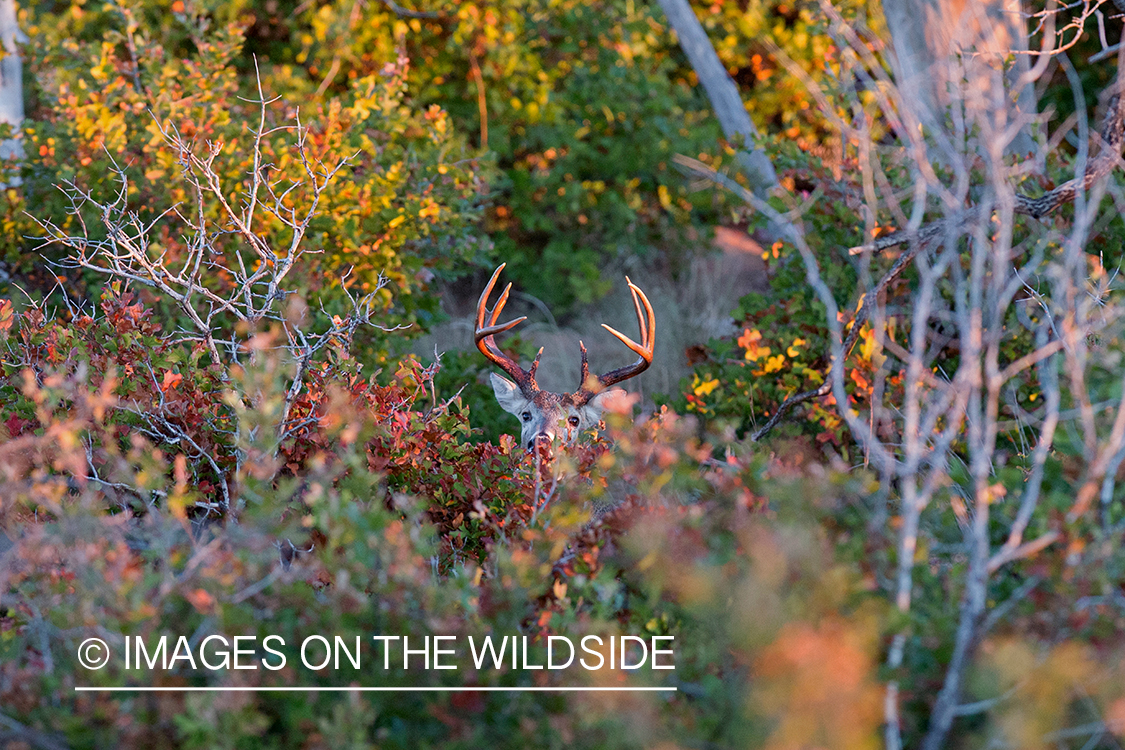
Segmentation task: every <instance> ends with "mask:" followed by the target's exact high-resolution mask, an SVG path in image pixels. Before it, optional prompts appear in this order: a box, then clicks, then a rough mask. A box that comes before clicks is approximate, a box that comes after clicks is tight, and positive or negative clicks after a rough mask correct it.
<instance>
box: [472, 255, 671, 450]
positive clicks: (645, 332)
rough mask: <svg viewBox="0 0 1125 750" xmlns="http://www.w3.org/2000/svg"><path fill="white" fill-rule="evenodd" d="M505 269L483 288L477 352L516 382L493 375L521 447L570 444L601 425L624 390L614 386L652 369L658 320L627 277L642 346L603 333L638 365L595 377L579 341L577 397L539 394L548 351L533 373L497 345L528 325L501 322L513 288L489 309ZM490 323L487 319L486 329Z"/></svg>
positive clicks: (545, 392) (495, 388)
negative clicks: (539, 373)
mask: <svg viewBox="0 0 1125 750" xmlns="http://www.w3.org/2000/svg"><path fill="white" fill-rule="evenodd" d="M505 265H506V264H503V263H502V264H500V267H499V268H497V269H496V271H495V272H494V273H493V274H492V278H491V279H490V280H489V282H488V286H486V287H485V288H484V293H483V294H481V296H480V302H479V303H477V321H476V329H475V338H476V343H477V348H478V349H480V352H481V354H483V355H484V356H485V357H487V358H488V359H489V360H490V361H492V362H493V363H494V364H496V365H497V366H499V367H500V369H502V370H503V371H504V372H506V373H508V375H509V376H511V378H512V380H508V378H505V377H502V376H500V375H497V374H496V373H492V378H491V380H492V390H493V391H494V392H495V393H496V400H497V401H499V402H500V406H501V408H503V409H504V411H506V412H508V413H509V414H513V415H515V416H516V418H518V419H519V420H520V424H521V426H522V428H523V430H522V433H521V436H520V444H521V445H523V446H524V447H525V448H527V449H528V450H534V449H535V448H536V445H537V444H538V443H540V442H542V443H545V444H548V445H549V444H550V443H551V442H553V441H554V439H555V438H556V437H560V436H564V437H565V439H566V440H567V441H568V442H569V441H571V440H573V439H574V438H575V437H576V436H577V435H578V434H579V433H581V432H582V431H583V430H585V429H587V428H589V427H593V426H594V425H596V424H597V423H598V422H599V421H601V416H602V410H603V409H604V408H605V402H606V399H607V398H609V397H610V394H612V393H613V392H614V391H618V392H619V391H620V390H621V389H620V388H615V389H611V390H607V389H609V387H610V386H611V385H615V384H617V383H620V382H621V381H623V380H627V379H629V378H631V377H633V376H635V375H640V374H641V373H642V372H644V371H645V370H647V369H648V366H649V365H651V364H652V351H653V345H654V344H655V342H656V316H655V315H654V314H653V312H652V305H651V304H649V301H648V298H647V297H645V294H644V292H642V291H641V290H640V289H638V288H637V287H636V286H635V285H634V284H633V282H632V281H629V277H628V276H626V277H625V280H626V281H628V282H629V291H630V292H631V293H632V294H633V307H634V308H636V311H637V324H638V325H639V326H640V329H641V343H640V344H638V343H637V342H635V341H633V340H632V339H631V338H629V337H628V336H626V335H624V334H622V333H619V332H618V331H615V330H613V329H612V328H610V327H609V326H607V325H605V324H604V323H603V324H602V328H604V329H606V330H607V331H609V332H610V333H612V334H613V335H614V336H616V337H617V338H618V339H620V341H621V343H623V344H625V346H627V347H629V348H630V349H632V350H633V351H634V352H636V353H637V355H638V357H639V358H638V359H637V361H636V362H634V363H633V364H631V365H628V366H626V367H621V368H618V369H616V370H611V371H610V372H607V373H606V374H604V375H595V376H591V375H590V367H589V363H588V362H587V360H586V347H585V345H584V344H583V343H582V342H581V341H579V342H578V347H579V349H581V350H582V375H581V382H580V383H579V385H578V390H576V391H575V392H574V393H551V392H550V391H543V390H540V389H539V384H538V383H536V382H535V371H536V370H537V369H539V357H540V356H541V355H542V354H543V350H542V349H540V350H539V353H538V354H536V355H535V361H534V362H532V363H531V369H530V370H525V369H523V368H522V367H520V365H519V363H518V362H516V361H515V360H514V359H512V358H511V357H509V356H508V355H506V354H504V353H503V352H502V351H500V348H499V347H497V346H496V339H495V336H496V334H498V333H503V332H504V331H508V330H511V329H512V328H515V327H516V326H517V325H519V324H520V323H522V322H523V321H525V320H527V318H526V317H521V318H516V319H515V320H510V321H508V322H507V323H497V322H496V319H497V318H499V317H500V312H501V311H502V310H503V309H504V305H505V304H506V303H507V301H508V292H509V291H511V289H512V285H511V284H508V286H507V287H505V288H504V293H503V294H501V295H500V299H498V300H496V306H495V307H493V308H492V310H488V307H487V306H488V298H489V296H490V295H491V294H492V289H493V287H495V286H496V279H498V278H499V277H500V272H501V271H503V270H504V266H505ZM485 318H487V319H488V320H487V324H486V322H485ZM512 381H515V382H512Z"/></svg>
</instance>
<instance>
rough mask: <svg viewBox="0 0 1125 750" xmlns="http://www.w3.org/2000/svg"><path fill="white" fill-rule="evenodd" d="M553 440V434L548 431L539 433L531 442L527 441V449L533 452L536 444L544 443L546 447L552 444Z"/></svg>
mask: <svg viewBox="0 0 1125 750" xmlns="http://www.w3.org/2000/svg"><path fill="white" fill-rule="evenodd" d="M554 439H555V435H554V433H551V432H548V431H543V432H540V433H539V434H537V435H536V436H535V437H533V438H531V440H528V441H527V449H528V450H529V451H533V450H535V448H536V444H537V443H545V444H546V445H548V446H549V445H550V444H551V443H552V442H554Z"/></svg>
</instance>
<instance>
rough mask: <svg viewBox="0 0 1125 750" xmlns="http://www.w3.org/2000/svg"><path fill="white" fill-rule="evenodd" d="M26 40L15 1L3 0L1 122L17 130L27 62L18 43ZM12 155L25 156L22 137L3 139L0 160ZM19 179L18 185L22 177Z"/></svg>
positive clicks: (0, 19) (0, 14)
mask: <svg viewBox="0 0 1125 750" xmlns="http://www.w3.org/2000/svg"><path fill="white" fill-rule="evenodd" d="M26 41H27V37H26V36H24V34H23V33H22V32H21V31H20V28H19V22H18V20H17V19H16V2H15V0H0V44H2V45H3V47H4V57H3V58H2V59H0V122H6V123H8V124H9V125H11V126H12V128H13V130H15V129H17V128H19V126H20V124H21V123H22V122H23V64H22V62H21V61H20V55H19V47H18V46H17V45H18V44H20V43H23V42H26ZM16 135H17V136H18V131H17V132H16ZM12 158H15V159H22V158H23V142H22V140H21V139H20V138H18V137H16V138H9V139H7V140H4V141H2V142H0V159H5V160H6V159H12ZM15 182H16V184H18V179H17V180H16V181H15Z"/></svg>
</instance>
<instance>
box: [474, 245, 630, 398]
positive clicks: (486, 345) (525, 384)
mask: <svg viewBox="0 0 1125 750" xmlns="http://www.w3.org/2000/svg"><path fill="white" fill-rule="evenodd" d="M506 265H508V264H507V263H501V264H500V266H499V267H498V268H497V269H496V270H495V271H494V272H493V274H492V278H491V279H489V281H488V286H486V287H485V288H484V293H483V294H481V296H480V302H478V303H477V323H476V327H475V329H474V332H473V337H474V339H475V340H476V344H477V349H480V353H481V354H483V355H484V356H485V357H487V358H488V359H489V360H490V361H492V362H493V363H494V364H495V365H497V366H498V367H500V369H502V370H503V371H504V372H506V373H508V374H509V375H511V376H512V379H513V380H515V381H516V385H518V386H519V387H520V390H521V391H523V393H524V395H525V396H527V397H529V398H530V397H531V394H532V393H535V392H536V391H538V390H539V384H538V383H536V382H535V371H536V370H537V369H539V357H540V356H541V355H542V354H543V350H542V349H540V350H539V353H538V354H536V355H535V361H534V362H532V363H531V369H530V370H525V369H523V368H522V367H520V365H519V363H518V362H516V361H515V360H514V359H512V358H511V357H509V356H508V355H507V354H505V353H504V352H502V351H500V348H499V347H498V346H496V339H495V338H494V336H495V335H496V334H498V333H503V332H504V331H508V330H511V329H512V328H515V327H516V326H518V325H519V324H520V323H522V322H524V321H525V320H527V317H526V316H522V317H519V318H516V319H515V320H509V321H508V322H507V323H500V324H497V323H496V319H497V318H499V317H500V313H501V311H503V309H504V305H505V304H506V303H507V302H508V292H510V291H511V289H512V285H511V283H509V284H508V286H506V287H504V292H503V294H501V295H500V299H498V300H496V306H495V307H493V308H492V310H491V311H489V310H488V309H487V305H488V297H489V296H490V295H491V294H492V289H493V287H495V286H496V279H498V278H500V272H501V271H503V270H504V266H506ZM645 303H646V304H647V303H648V300H645ZM649 310H650V312H651V308H649ZM485 315H487V316H488V325H487V326H486V325H485V324H484V318H485ZM611 331H612V329H611ZM613 332H614V333H616V331H613ZM617 335H618V336H620V335H621V334H617Z"/></svg>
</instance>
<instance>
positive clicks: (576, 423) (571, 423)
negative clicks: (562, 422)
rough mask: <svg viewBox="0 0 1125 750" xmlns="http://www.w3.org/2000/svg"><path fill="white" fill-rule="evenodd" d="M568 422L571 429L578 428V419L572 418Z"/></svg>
mask: <svg viewBox="0 0 1125 750" xmlns="http://www.w3.org/2000/svg"><path fill="white" fill-rule="evenodd" d="M566 421H567V422H570V426H571V427H577V426H578V417H571V418H570V419H568V420H566Z"/></svg>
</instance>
